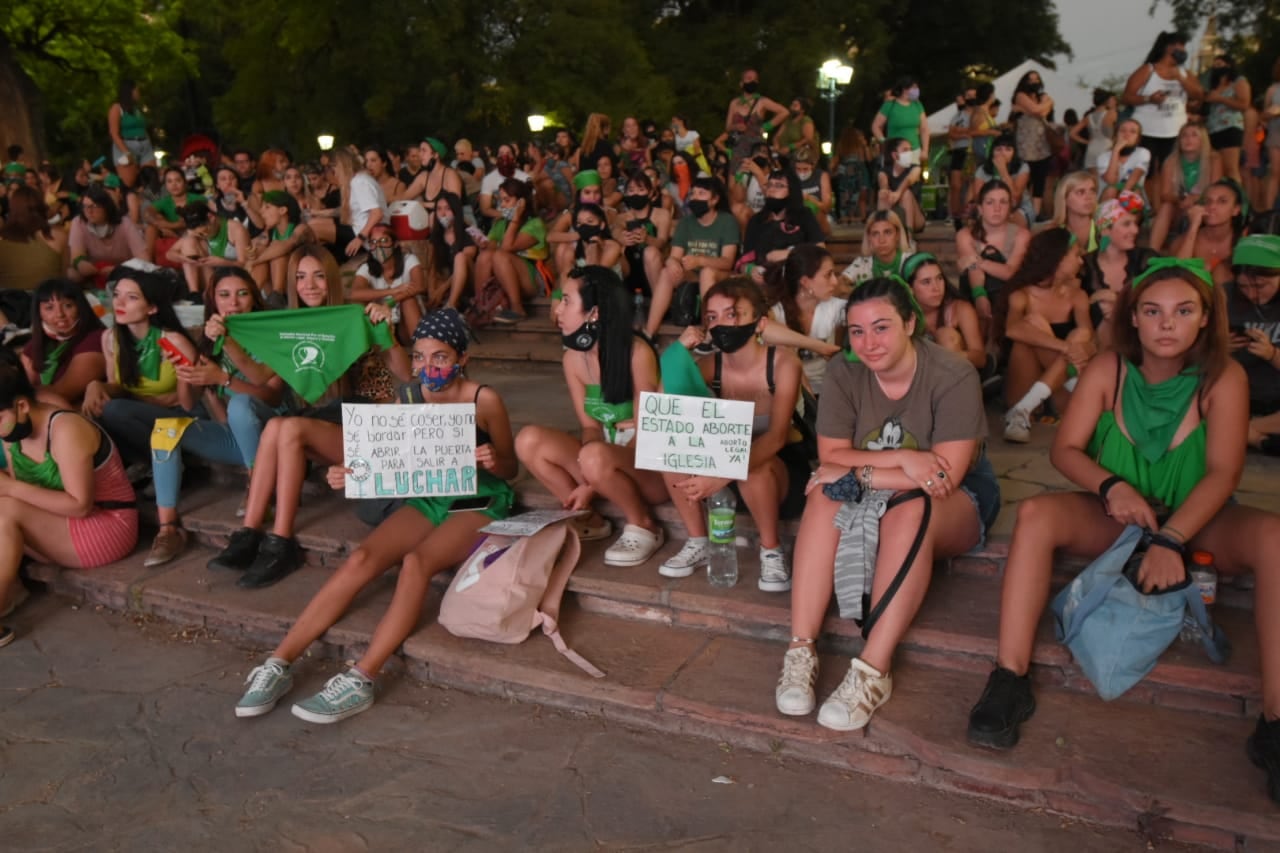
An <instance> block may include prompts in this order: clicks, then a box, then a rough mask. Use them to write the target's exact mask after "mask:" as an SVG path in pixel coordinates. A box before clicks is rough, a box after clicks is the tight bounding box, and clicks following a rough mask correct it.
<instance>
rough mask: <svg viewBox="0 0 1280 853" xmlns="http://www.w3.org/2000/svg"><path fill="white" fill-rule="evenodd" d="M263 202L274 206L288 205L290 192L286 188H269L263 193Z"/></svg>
mask: <svg viewBox="0 0 1280 853" xmlns="http://www.w3.org/2000/svg"><path fill="white" fill-rule="evenodd" d="M262 203H263V204H269V205H271V206H272V207H288V206H289V194H288V193H287V192H285V191H284V190H267V191H266V192H264V193H263V194H262Z"/></svg>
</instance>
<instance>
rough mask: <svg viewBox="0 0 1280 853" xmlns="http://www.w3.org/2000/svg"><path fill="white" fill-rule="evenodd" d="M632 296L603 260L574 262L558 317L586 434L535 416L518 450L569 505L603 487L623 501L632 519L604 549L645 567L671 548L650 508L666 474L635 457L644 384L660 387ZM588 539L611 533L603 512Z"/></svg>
mask: <svg viewBox="0 0 1280 853" xmlns="http://www.w3.org/2000/svg"><path fill="white" fill-rule="evenodd" d="M631 319H632V302H631V297H630V295H629V294H628V293H627V291H626V289H625V288H624V287H623V285H622V281H621V279H619V278H618V275H617V274H616V273H614V272H613V271H612V270H609V269H606V268H604V267H601V266H587V267H582V268H579V269H574V270H572V271H571V272H570V274H569V276H568V277H567V278H566V279H565V282H564V286H563V288H562V296H561V300H560V302H559V304H558V305H557V306H556V315H555V320H556V324H557V325H558V326H559V327H560V339H561V341H562V342H563V343H564V346H565V352H564V358H563V359H562V362H563V366H564V378H565V384H566V385H568V387H569V399H570V400H572V402H573V411H574V412H575V413H576V414H577V417H578V423H579V424H580V426H581V428H582V433H581V436H580V437H578V436H573V435H570V434H568V433H566V432H562V431H560V430H558V429H552V428H550V427H545V426H539V425H536V424H531V425H529V426H526V427H525V428H524V429H522V430H520V434H519V435H518V436H517V437H516V455H518V456H519V457H520V461H521V462H523V463H524V465H525V467H526V468H528V469H529V472H530V473H531V474H533V476H534V477H536V478H537V479H538V482H540V483H542V485H544V486H546V487H547V489H548V490H549V491H550V492H551V493H552V494H553V495H555V497H556V499H557V500H559V501H560V503H561V504H562V505H563V506H564V507H565V508H566V509H578V510H586V509H590V508H591V502H592V500H593V499H594V498H595V497H596V496H597V495H600V496H602V497H604V498H605V499H607V500H609V501H612V502H613V503H614V504H615V505H616V506H618V507H619V508H620V509H621V510H622V512H623V515H624V516H625V518H626V526H625V527H624V528H623V530H622V535H621V536H620V537H618V541H616V542H615V543H614V544H613V545H612V546H610V548H609V549H608V550H607V551H606V552H605V555H604V561H605V563H606V564H608V565H611V566H638V565H640V564H641V563H644V562H645V561H647V560H648V559H649V558H650V557H652V556H653V554H654V552H655V551H657V550H658V548H660V547H662V542H663V538H664V534H663V530H662V526H661V525H660V524H658V522H657V520H656V519H655V518H654V517H653V512H652V510H651V507H653V506H654V505H656V504H659V503H662V502H664V501H665V500H666V499H667V491H666V487H665V486H663V484H662V475H661V474H659V473H657V472H656V471H640V470H637V469H636V464H635V457H636V453H635V445H634V438H635V432H636V422H635V411H636V409H637V408H638V407H639V400H640V394H641V392H643V391H657V390H658V357H657V354H656V353H655V352H654V349H653V346H652V344H650V343H649V341H648V340H647V339H646V338H644V337H643V336H642V335H640V334H638V333H636V332H634V331H632V329H631ZM574 526H575V527H576V528H577V530H578V535H579V537H580V538H581V539H583V540H585V541H591V540H593V539H603V538H605V537H606V536H608V535H609V534H610V533H611V532H612V527H611V525H610V523H609V522H608V521H607V520H606V519H604V518H603V517H602V516H601V515H600V514H599V513H595V512H593V513H591V515H590V516H588V517H587V518H585V519H582V520H580V521H578V522H576V523H575V525H574Z"/></svg>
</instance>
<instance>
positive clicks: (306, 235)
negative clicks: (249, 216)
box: [244, 190, 316, 300]
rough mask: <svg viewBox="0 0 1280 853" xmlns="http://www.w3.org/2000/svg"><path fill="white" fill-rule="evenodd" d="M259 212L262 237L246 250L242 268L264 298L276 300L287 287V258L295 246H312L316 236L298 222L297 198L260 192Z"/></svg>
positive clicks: (299, 212) (281, 191) (276, 192)
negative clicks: (260, 204)
mask: <svg viewBox="0 0 1280 853" xmlns="http://www.w3.org/2000/svg"><path fill="white" fill-rule="evenodd" d="M261 210H262V224H263V228H264V229H265V230H264V234H262V235H259V236H258V237H257V238H256V241H255V243H254V245H252V246H251V247H250V250H249V257H248V258H247V259H246V260H245V262H244V268H245V269H246V270H248V271H249V273H250V274H251V275H252V276H253V278H254V281H255V282H257V284H258V287H259V289H261V290H262V293H263V295H264V296H265V297H267V298H272V299H276V300H279V299H280V297H281V296H283V294H284V293H285V291H286V289H287V287H288V285H287V283H286V281H285V276H286V274H287V272H288V266H289V255H290V254H292V253H293V250H294V249H296V248H297V247H298V246H304V245H306V244H308V243H314V242H315V241H316V235H315V232H314V231H312V230H311V226H309V225H307V224H305V223H304V222H303V221H302V210H301V208H299V207H298V201H297V199H295V198H294V197H293V196H291V195H289V194H288V193H287V192H285V191H284V190H269V191H267V192H266V193H263V195H262V207H261Z"/></svg>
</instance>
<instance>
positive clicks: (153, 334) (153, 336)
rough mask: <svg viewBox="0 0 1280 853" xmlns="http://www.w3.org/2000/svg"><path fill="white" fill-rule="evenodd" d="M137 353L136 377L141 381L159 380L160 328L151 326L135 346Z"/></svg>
mask: <svg viewBox="0 0 1280 853" xmlns="http://www.w3.org/2000/svg"><path fill="white" fill-rule="evenodd" d="M135 346H136V348H137V353H138V375H139V376H141V377H142V378H143V379H152V380H155V379H159V378H160V328H159V327H158V326H152V327H151V328H150V329H149V330H148V331H147V334H146V337H144V338H143V339H142V340H140V341H137V342H136V344H135Z"/></svg>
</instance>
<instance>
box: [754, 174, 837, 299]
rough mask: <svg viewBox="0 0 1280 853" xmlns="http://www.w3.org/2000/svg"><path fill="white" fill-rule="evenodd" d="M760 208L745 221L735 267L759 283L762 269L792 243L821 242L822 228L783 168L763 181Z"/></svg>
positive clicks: (784, 256)
mask: <svg viewBox="0 0 1280 853" xmlns="http://www.w3.org/2000/svg"><path fill="white" fill-rule="evenodd" d="M764 191H765V198H764V209H763V210H761V211H760V212H759V213H757V214H756V215H754V216H752V217H751V219H750V221H748V222H747V232H746V235H745V236H744V237H743V238H742V256H741V257H740V258H739V259H738V264H737V266H738V269H739V270H740V271H742V272H746V273H747V274H749V275H750V276H751V278H752V280H753V281H754V282H755V283H756V284H758V285H761V286H763V285H764V281H765V275H766V271H767V270H768V269H770V268H772V267H774V266H777V265H780V264H781V263H782V262H783V261H785V260H786V259H787V256H788V255H789V254H790V253H791V251H792V250H793V249H795V247H797V246H800V245H803V244H805V243H821V242H822V240H823V234H822V229H821V227H819V225H818V221H817V220H816V219H815V218H814V216H813V212H812V211H810V210H809V208H808V207H807V206H805V199H804V195H803V194H802V193H801V191H800V182H799V179H797V178H796V177H794V176H788V175H787V173H785V172H773V173H772V174H770V175H769V178H768V181H767V182H766V183H765V189H764Z"/></svg>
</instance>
